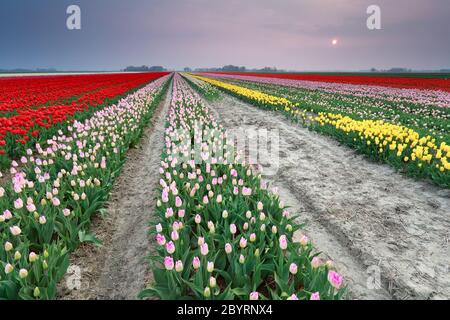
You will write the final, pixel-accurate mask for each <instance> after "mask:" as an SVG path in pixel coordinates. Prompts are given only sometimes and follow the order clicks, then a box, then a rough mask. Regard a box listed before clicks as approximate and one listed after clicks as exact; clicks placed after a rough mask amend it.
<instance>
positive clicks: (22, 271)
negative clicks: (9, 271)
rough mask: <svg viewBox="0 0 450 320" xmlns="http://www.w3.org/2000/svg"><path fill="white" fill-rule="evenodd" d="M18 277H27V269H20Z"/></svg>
mask: <svg viewBox="0 0 450 320" xmlns="http://www.w3.org/2000/svg"><path fill="white" fill-rule="evenodd" d="M19 277H20V279H25V278H26V277H28V271H27V270H26V269H20V271H19Z"/></svg>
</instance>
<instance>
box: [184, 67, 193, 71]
mask: <svg viewBox="0 0 450 320" xmlns="http://www.w3.org/2000/svg"><path fill="white" fill-rule="evenodd" d="M184 72H192V69H191V68H189V67H186V68H184Z"/></svg>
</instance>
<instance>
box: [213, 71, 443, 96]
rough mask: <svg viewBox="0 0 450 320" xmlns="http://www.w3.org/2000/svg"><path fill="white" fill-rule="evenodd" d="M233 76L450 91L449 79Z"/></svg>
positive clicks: (242, 74)
mask: <svg viewBox="0 0 450 320" xmlns="http://www.w3.org/2000/svg"><path fill="white" fill-rule="evenodd" d="M216 73H217V74H224V75H226V74H229V73H226V72H216ZM232 74H233V75H241V76H253V77H262V78H275V79H287V80H304V81H314V82H321V83H342V84H353V85H358V86H360V85H369V86H381V87H392V88H403V89H408V88H409V89H420V90H441V91H447V92H449V91H450V84H449V83H448V80H447V79H440V78H425V77H420V78H417V77H405V76H402V77H396V76H373V75H372V76H360V75H343V74H295V73H251V72H245V73H239V72H233V73H232Z"/></svg>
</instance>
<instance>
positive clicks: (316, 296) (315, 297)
mask: <svg viewBox="0 0 450 320" xmlns="http://www.w3.org/2000/svg"><path fill="white" fill-rule="evenodd" d="M309 300H320V294H319V292H314V293H313V294H311V298H310V299H309Z"/></svg>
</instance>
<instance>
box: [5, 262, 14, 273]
mask: <svg viewBox="0 0 450 320" xmlns="http://www.w3.org/2000/svg"><path fill="white" fill-rule="evenodd" d="M13 270H14V267H13V266H12V265H11V264H9V263H8V264H6V266H5V273H6V274H8V273H11V272H13Z"/></svg>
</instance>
